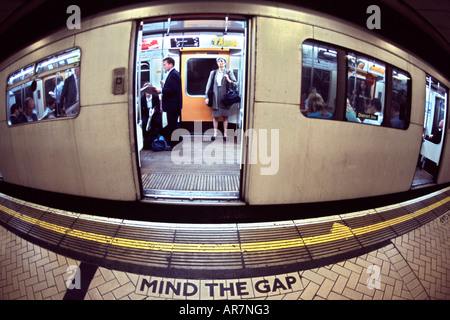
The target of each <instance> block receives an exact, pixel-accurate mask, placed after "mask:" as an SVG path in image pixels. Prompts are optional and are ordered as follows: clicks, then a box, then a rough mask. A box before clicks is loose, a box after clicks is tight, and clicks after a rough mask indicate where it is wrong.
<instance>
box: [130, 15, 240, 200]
mask: <svg viewBox="0 0 450 320" xmlns="http://www.w3.org/2000/svg"><path fill="white" fill-rule="evenodd" d="M246 46H247V20H246V19H245V18H244V17H237V16H235V17H228V16H225V15H224V16H223V17H220V16H215V17H205V16H191V17H186V16H183V17H168V18H167V20H165V19H161V20H154V19H149V20H148V21H143V22H142V24H141V27H140V32H139V35H138V48H137V58H136V80H135V81H136V87H137V88H136V94H135V96H136V107H135V108H136V110H135V114H136V115H137V116H136V128H137V129H136V134H137V135H139V134H141V135H144V134H145V132H144V131H143V130H144V128H148V126H145V125H143V124H144V122H145V121H144V120H142V119H143V117H142V114H144V112H145V111H146V110H145V109H144V110H142V105H143V104H141V103H140V102H141V100H142V101H143V99H144V97H143V96H142V93H141V92H140V89H139V87H140V86H141V85H142V84H143V83H144V82H149V83H150V84H151V85H152V86H154V87H155V88H160V87H161V83H160V81H161V80H164V79H165V77H167V73H165V72H164V70H163V68H162V61H163V59H164V58H166V57H171V58H173V59H174V61H175V68H176V69H177V70H178V71H179V72H180V74H181V78H182V94H183V108H182V111H181V117H180V118H181V128H179V129H177V130H175V131H174V134H175V135H179V136H178V139H179V140H180V141H181V142H180V143H178V144H177V145H176V146H175V147H173V148H171V149H166V150H164V151H161V150H160V149H157V148H153V143H144V144H143V145H142V143H140V142H139V141H140V139H141V137H139V136H138V137H137V138H136V141H137V150H138V152H139V168H140V174H141V177H140V178H141V184H142V190H143V195H144V198H145V199H146V200H148V201H153V200H156V201H159V200H163V201H171V200H174V201H193V200H199V201H204V200H207V201H227V202H230V203H233V202H240V197H241V193H240V192H241V170H242V167H243V162H242V154H243V139H241V138H240V137H241V136H242V133H241V132H242V131H243V123H244V121H243V119H244V109H245V106H244V101H246V99H245V88H246V84H245V80H246V75H245V72H246V70H247V68H246V62H247V59H246V53H247V51H246V50H247V47H246ZM219 56H220V57H223V58H225V59H226V60H227V68H228V69H229V70H231V71H232V72H233V73H234V75H235V78H236V79H237V84H238V91H239V94H240V97H241V102H240V103H235V104H234V105H233V106H231V107H230V116H229V117H228V128H227V129H228V131H227V133H228V136H227V140H225V139H223V125H222V121H220V123H221V124H220V125H219V127H218V129H219V131H221V132H220V133H218V136H217V139H211V136H212V134H213V131H214V130H213V121H212V120H213V118H212V109H211V108H210V107H208V106H207V105H206V103H205V91H206V85H207V82H208V78H209V75H210V73H211V71H212V70H216V69H217V68H218V65H217V61H216V60H217V58H218V57H219ZM144 71H145V72H144ZM144 76H145V80H144ZM159 98H160V100H161V98H162V97H161V96H160V97H159ZM146 99H149V97H146ZM152 101H153V97H152ZM148 106H149V103H148V102H147V107H148ZM153 112H154V110H149V113H150V114H153ZM145 113H146V112H145ZM161 118H162V127H163V128H164V127H165V114H164V112H162V114H161ZM150 124H151V122H150ZM150 127H151V125H150ZM150 129H151V128H150ZM158 129H159V128H158ZM230 135H232V137H233V138H231V137H230ZM174 138H175V139H176V138H177V137H174ZM148 140H150V142H151V140H152V139H147V141H148ZM145 141H146V140H145V139H144V142H145ZM153 142H154V141H153Z"/></svg>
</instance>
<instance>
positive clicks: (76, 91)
mask: <svg viewBox="0 0 450 320" xmlns="http://www.w3.org/2000/svg"><path fill="white" fill-rule="evenodd" d="M81 56H82V51H81V48H80V47H73V48H70V49H66V50H64V51H60V52H58V53H55V54H52V55H49V56H46V57H45V58H43V59H39V60H37V61H35V62H33V63H31V64H28V65H27V66H26V67H24V68H21V69H19V70H17V71H16V72H14V73H12V74H10V76H9V77H8V82H7V86H6V115H7V123H8V126H9V127H11V126H17V125H24V124H30V123H39V122H41V121H44V120H54V119H71V118H74V117H77V116H78V115H79V113H80V109H81V108H80V80H79V79H80V76H79V73H80V69H81ZM67 59H72V60H67ZM62 60H65V62H64V63H61V61H62ZM55 64H56V65H55ZM49 65H51V67H50V68H48V67H47V68H45V66H49ZM30 69H32V75H31V76H27V77H24V78H22V79H20V81H10V79H16V78H18V76H19V75H20V74H21V73H23V72H24V70H27V71H28V70H30ZM30 73H31V72H30ZM62 74H63V76H62ZM72 75H73V78H71V79H70V81H69V83H68V89H67V90H66V93H67V91H69V90H70V87H72V90H71V92H70V93H67V96H68V97H71V100H72V101H71V103H70V106H63V105H61V106H59V105H57V103H56V101H55V103H52V102H53V100H51V99H50V97H51V96H53V97H54V96H55V94H56V93H55V92H54V91H55V89H56V88H57V87H58V84H57V79H58V78H59V77H61V78H62V79H63V80H64V82H65V81H66V80H68V79H69V77H71V76H72ZM52 79H54V80H55V85H54V86H53V88H52V89H51V90H47V88H48V86H47V87H46V88H44V86H45V85H46V84H47V83H46V81H47V80H52ZM72 79H73V80H72ZM10 82H11V84H9V83H10ZM28 87H31V88H32V90H31V93H30V92H28V93H24V92H23V90H25V89H26V88H28ZM18 88H19V89H18ZM18 90H21V92H20V93H19V94H17V91H18ZM59 90H61V91H62V90H63V86H61V87H60V88H59ZM47 91H48V92H47ZM60 94H62V92H61V93H60ZM18 95H20V99H19V101H17V97H18ZM25 95H28V97H25ZM28 98H32V100H33V102H34V108H32V113H31V114H29V115H28V120H27V117H26V115H25V101H26V100H29V99H28ZM14 104H16V105H17V104H19V105H18V107H15V108H14V110H17V109H18V110H19V111H17V114H15V115H14V116H12V114H11V112H12V111H13V108H12V107H13V105H14ZM48 104H50V107H52V108H53V109H51V108H49V107H48Z"/></svg>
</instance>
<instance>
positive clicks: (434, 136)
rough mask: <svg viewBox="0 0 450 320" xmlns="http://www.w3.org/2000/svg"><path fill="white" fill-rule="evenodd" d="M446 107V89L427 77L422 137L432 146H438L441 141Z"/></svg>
mask: <svg viewBox="0 0 450 320" xmlns="http://www.w3.org/2000/svg"><path fill="white" fill-rule="evenodd" d="M446 105H447V88H445V87H444V86H443V85H442V84H440V83H439V82H438V81H436V80H435V79H433V78H431V77H427V87H426V112H425V121H424V136H425V139H427V140H428V141H431V142H432V143H434V144H439V143H441V140H442V132H443V129H444V126H445V111H446V110H445V108H446Z"/></svg>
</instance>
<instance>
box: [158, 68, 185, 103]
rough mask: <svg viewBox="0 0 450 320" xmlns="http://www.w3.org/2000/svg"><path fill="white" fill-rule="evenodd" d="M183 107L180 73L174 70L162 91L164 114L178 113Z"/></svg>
mask: <svg viewBox="0 0 450 320" xmlns="http://www.w3.org/2000/svg"><path fill="white" fill-rule="evenodd" d="M182 107H183V96H182V92H181V76H180V73H179V72H178V71H177V70H175V69H173V70H172V71H170V73H169V75H168V76H167V79H166V82H165V83H164V88H163V89H162V109H163V111H164V112H177V111H180V110H181V108H182Z"/></svg>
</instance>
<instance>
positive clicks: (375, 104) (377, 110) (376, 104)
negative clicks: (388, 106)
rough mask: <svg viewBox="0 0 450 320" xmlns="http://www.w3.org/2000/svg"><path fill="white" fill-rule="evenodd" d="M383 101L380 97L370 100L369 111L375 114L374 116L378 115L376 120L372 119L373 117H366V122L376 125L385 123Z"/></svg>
mask: <svg viewBox="0 0 450 320" xmlns="http://www.w3.org/2000/svg"><path fill="white" fill-rule="evenodd" d="M381 109H382V107H381V101H380V100H379V99H372V100H371V101H370V105H369V109H368V111H369V113H370V114H373V115H374V116H376V117H377V119H376V120H371V119H364V123H367V124H374V125H377V126H379V125H381V124H382V123H383V113H382V112H381Z"/></svg>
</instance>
